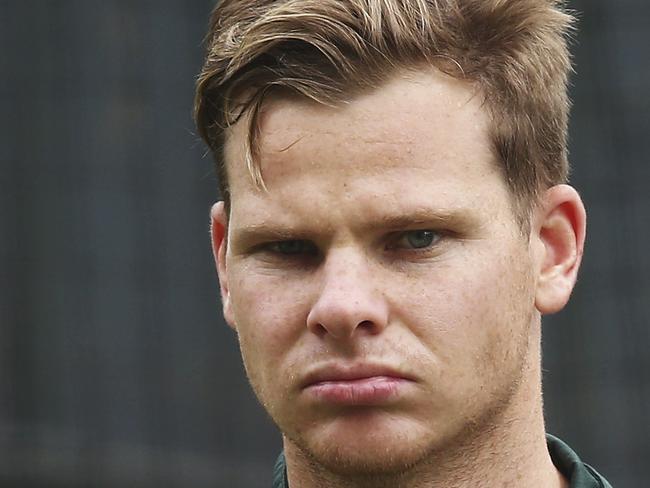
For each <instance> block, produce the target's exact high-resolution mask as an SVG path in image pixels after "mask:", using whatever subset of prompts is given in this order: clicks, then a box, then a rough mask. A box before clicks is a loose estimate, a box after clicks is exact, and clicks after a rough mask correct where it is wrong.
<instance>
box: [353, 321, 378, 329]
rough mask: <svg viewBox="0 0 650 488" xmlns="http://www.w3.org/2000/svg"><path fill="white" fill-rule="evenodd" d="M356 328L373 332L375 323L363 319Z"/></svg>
mask: <svg viewBox="0 0 650 488" xmlns="http://www.w3.org/2000/svg"><path fill="white" fill-rule="evenodd" d="M357 328H360V329H363V330H366V331H368V332H373V331H374V330H375V324H374V323H373V322H372V321H371V320H364V321H363V322H359V325H357Z"/></svg>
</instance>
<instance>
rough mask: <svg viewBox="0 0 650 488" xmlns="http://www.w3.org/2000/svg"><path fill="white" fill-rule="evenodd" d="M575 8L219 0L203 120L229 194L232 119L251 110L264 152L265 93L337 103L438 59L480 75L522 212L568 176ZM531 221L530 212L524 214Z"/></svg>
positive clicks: (445, 67)
mask: <svg viewBox="0 0 650 488" xmlns="http://www.w3.org/2000/svg"><path fill="white" fill-rule="evenodd" d="M572 25H573V17H572V16H571V15H570V14H569V13H568V12H567V11H566V9H565V8H563V2H561V1H555V0H222V1H221V2H220V3H219V4H218V5H217V7H216V8H215V9H214V11H213V13H212V16H211V21H210V27H209V31H208V34H207V37H206V44H207V56H206V60H205V63H204V65H203V69H202V71H201V73H200V75H199V78H198V82H197V88H196V98H195V120H196V124H197V127H198V130H199V133H200V134H201V136H202V137H203V139H204V140H205V141H206V143H207V144H208V146H209V147H210V149H211V150H212V151H213V153H214V154H215V158H216V163H217V173H218V177H219V182H220V190H221V195H222V197H223V198H224V200H225V201H226V204H227V205H228V202H229V189H228V175H227V171H226V166H225V162H224V161H223V154H222V152H223V143H224V137H225V131H226V129H227V128H228V127H230V126H232V125H233V124H234V123H236V122H237V121H238V120H239V119H240V118H241V117H242V115H244V114H248V115H249V117H247V120H248V124H249V127H248V130H249V137H248V147H247V151H246V154H247V157H246V164H247V165H248V169H249V171H250V173H251V176H252V178H253V180H254V181H255V183H256V184H257V185H258V186H260V187H263V186H264V182H263V179H262V174H261V171H260V165H259V162H258V161H257V150H258V148H257V138H258V135H259V134H258V130H259V129H258V115H259V111H260V108H261V106H262V104H263V102H264V100H265V98H267V97H269V96H273V95H277V94H279V93H291V94H297V95H299V96H301V97H305V98H308V99H311V100H314V101H315V102H317V103H321V104H326V105H332V106H336V105H337V104H339V103H340V102H342V101H345V100H349V99H350V98H352V97H353V96H354V95H355V94H357V93H360V92H362V91H364V90H372V89H374V88H377V87H379V86H381V84H382V83H383V82H385V81H387V80H388V78H390V77H391V76H394V75H395V74H396V72H397V71H398V70H400V69H410V68H417V67H418V66H422V65H430V66H434V67H436V68H438V69H440V70H442V71H443V72H445V73H447V74H449V75H451V76H454V77H456V78H459V79H463V80H467V81H468V82H471V83H475V84H477V85H478V86H479V87H480V91H481V93H482V96H483V97H484V100H485V106H486V108H487V110H488V111H489V114H490V116H491V120H492V124H491V139H492V141H493V147H494V151H495V155H496V157H497V159H498V160H499V162H500V163H501V165H502V169H503V174H504V177H505V180H506V182H507V184H508V186H509V188H510V190H511V192H512V194H513V195H514V197H515V199H514V201H515V203H516V208H517V210H518V211H520V212H518V214H519V215H520V216H521V215H523V214H527V210H528V209H529V208H530V207H531V203H533V202H535V201H536V199H537V195H538V194H539V192H540V191H541V190H542V189H545V188H547V187H550V186H552V185H555V184H558V183H561V182H564V181H566V179H567V175H568V162H567V149H566V139H567V123H568V112H569V105H570V104H569V100H568V96H567V78H568V74H569V71H570V70H571V62H570V56H569V51H568V48H567V37H568V33H570V32H571V28H572ZM525 220H526V221H527V219H525Z"/></svg>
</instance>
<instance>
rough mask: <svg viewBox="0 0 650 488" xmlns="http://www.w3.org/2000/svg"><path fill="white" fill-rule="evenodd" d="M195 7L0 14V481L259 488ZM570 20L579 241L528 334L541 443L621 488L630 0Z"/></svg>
mask: <svg viewBox="0 0 650 488" xmlns="http://www.w3.org/2000/svg"><path fill="white" fill-rule="evenodd" d="M212 3H213V2H211V1H205V0H201V1H198V0H193V1H181V0H176V1H172V0H157V1H155V2H154V1H126V0H123V1H119V0H111V1H99V0H96V1H89V0H77V1H74V0H71V1H55V0H49V1H48V0H43V1H35V0H31V1H21V0H13V1H12V0H0V108H1V110H0V114H1V116H0V123H1V124H2V125H1V126H0V164H1V166H0V486H3V487H4V486H8V487H56V486H61V487H75V486H80V487H81V486H84V487H89V486H92V487H96V486H97V487H99V486H102V487H127V486H128V487H154V486H155V487H167V486H168V487H208V486H211V487H217V486H219V487H232V486H236V487H239V486H241V487H252V488H253V487H266V486H269V484H270V471H271V467H272V464H273V461H274V459H275V456H276V454H277V453H278V451H279V448H280V442H279V436H278V435H277V433H276V432H275V429H274V427H273V426H272V425H271V423H270V421H268V419H267V418H266V415H265V414H264V413H263V411H262V409H261V408H260V407H259V406H258V405H257V403H256V402H255V400H254V397H253V395H252V393H250V391H249V388H248V386H247V383H246V380H245V377H244V375H243V372H242V368H241V366H240V361H239V352H238V347H237V342H236V338H235V336H234V334H233V333H232V332H231V331H230V330H229V329H228V328H227V327H226V326H224V324H223V322H222V319H221V315H220V306H219V299H218V289H217V285H216V277H215V273H214V271H213V266H212V261H211V259H212V258H211V252H210V247H209V241H208V211H209V207H210V204H211V203H212V201H213V200H214V199H215V196H216V181H215V176H214V173H213V171H212V163H211V159H210V157H205V147H204V146H203V144H202V143H201V142H199V140H198V138H197V136H196V135H195V130H194V127H193V123H192V120H191V105H192V98H193V84H194V78H195V75H196V73H197V72H198V69H199V67H200V64H201V58H202V48H201V40H202V37H203V34H204V31H205V28H206V25H207V18H208V14H209V11H210V10H211V7H212ZM571 5H572V6H573V7H575V8H577V9H578V10H579V11H580V12H581V14H580V17H581V21H580V31H581V32H580V34H579V37H578V42H577V43H576V44H575V45H574V46H573V52H574V54H575V59H576V64H577V75H576V76H574V78H573V84H574V87H573V88H572V97H573V99H574V101H575V109H574V112H573V117H572V126H571V159H572V162H573V164H574V173H573V179H572V182H573V184H574V185H575V186H576V187H577V188H578V189H579V190H580V191H581V193H582V195H583V197H584V200H585V202H586V205H587V208H588V211H589V237H588V243H587V253H586V256H585V259H584V264H583V269H582V273H581V277H580V281H579V283H578V287H577V289H576V291H575V294H574V297H573V300H572V302H571V303H570V305H569V306H568V307H567V309H566V310H565V311H564V312H563V313H561V314H560V315H558V316H555V317H551V318H549V319H547V320H546V324H545V330H544V353H545V360H544V366H545V392H546V412H547V418H548V430H549V431H550V432H553V433H556V434H558V435H559V436H560V437H562V438H563V439H565V440H566V441H567V442H568V443H569V444H571V445H572V446H573V447H574V448H575V449H576V450H577V451H578V452H579V453H580V454H581V455H582V457H583V458H584V459H585V460H587V461H588V462H590V463H592V464H593V465H595V466H596V467H597V468H598V469H599V470H600V471H602V472H603V473H604V474H605V475H606V476H607V477H608V478H610V480H611V481H612V483H613V484H614V486H616V487H642V486H647V479H648V477H647V475H646V474H644V471H645V470H646V468H647V462H648V460H650V421H649V420H648V411H649V409H650V354H649V350H650V327H649V324H648V316H649V314H650V278H649V276H650V253H648V249H647V243H648V242H650V225H648V224H649V222H648V213H649V211H650V192H649V191H648V183H649V182H650V166H649V164H648V162H649V156H650V150H649V149H650V148H649V144H650V121H649V120H650V117H649V113H650V95H649V93H650V92H649V90H650V63H649V59H650V57H649V55H648V47H649V46H650V34H648V31H647V25H648V24H649V23H650V2H647V1H646V0H617V1H615V2H614V1H611V0H583V1H575V2H571ZM644 479H645V482H644Z"/></svg>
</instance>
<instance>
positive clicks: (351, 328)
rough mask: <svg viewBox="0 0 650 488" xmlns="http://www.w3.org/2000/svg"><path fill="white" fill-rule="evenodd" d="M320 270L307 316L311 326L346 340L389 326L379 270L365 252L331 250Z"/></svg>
mask: <svg viewBox="0 0 650 488" xmlns="http://www.w3.org/2000/svg"><path fill="white" fill-rule="evenodd" d="M321 272H322V274H321V277H322V278H321V282H320V289H319V293H318V295H317V297H316V300H315V302H314V304H313V306H312V308H311V310H310V312H309V315H308V316H307V327H308V328H309V330H311V331H312V332H313V333H315V334H317V335H319V336H325V335H329V336H331V337H333V338H335V339H338V340H341V339H342V340H345V339H349V338H351V337H352V336H353V335H354V334H358V333H360V332H362V331H363V332H364V333H367V334H378V333H380V332H381V331H382V330H383V329H385V328H386V325H387V324H388V307H387V305H386V302H385V300H384V298H383V296H382V293H381V292H380V289H381V283H380V276H379V272H378V270H376V269H373V266H372V265H371V263H369V262H368V259H367V258H366V257H365V256H363V255H358V254H355V253H353V252H350V251H347V252H343V251H342V252H337V253H334V252H331V253H330V254H329V255H328V256H327V257H326V259H325V261H324V263H323V268H322V269H321Z"/></svg>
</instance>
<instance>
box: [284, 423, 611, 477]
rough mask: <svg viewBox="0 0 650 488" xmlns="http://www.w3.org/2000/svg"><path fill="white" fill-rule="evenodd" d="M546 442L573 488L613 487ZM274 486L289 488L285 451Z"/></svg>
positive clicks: (557, 443) (557, 444) (560, 445)
mask: <svg viewBox="0 0 650 488" xmlns="http://www.w3.org/2000/svg"><path fill="white" fill-rule="evenodd" d="M546 444H547V445H548V452H549V453H550V454H551V459H552V460H553V464H555V467H556V468H557V469H558V470H559V471H560V473H562V474H563V475H564V476H565V478H566V479H568V480H569V481H570V482H571V488H612V485H610V484H609V483H608V482H607V480H606V479H605V478H603V477H602V476H601V475H600V474H598V473H597V472H596V470H595V469H594V468H592V467H591V466H589V465H588V464H585V463H583V462H582V461H581V460H580V458H579V457H578V455H577V454H576V453H575V452H574V451H573V450H572V449H571V448H570V447H569V446H567V445H566V444H565V443H564V442H562V441H561V440H560V439H558V438H557V437H553V436H552V435H550V434H547V435H546ZM273 488H289V482H288V481H287V467H286V464H285V461H284V453H282V454H280V456H279V457H278V460H277V462H276V463H275V468H274V469H273Z"/></svg>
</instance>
